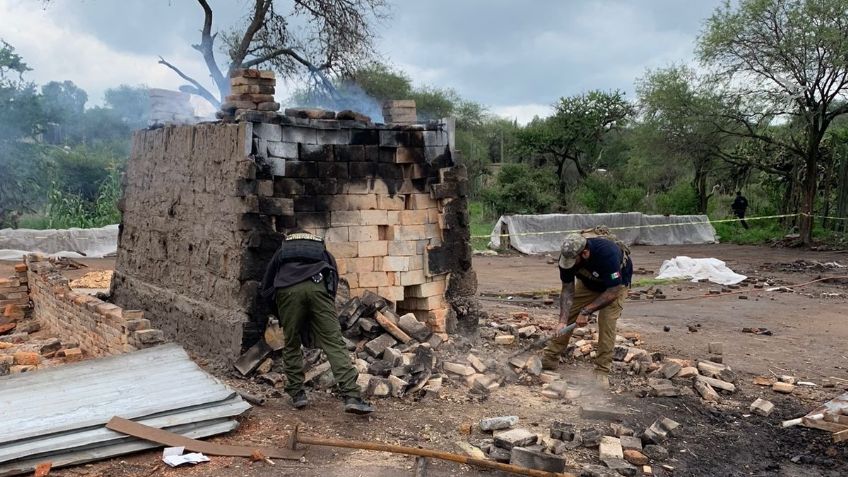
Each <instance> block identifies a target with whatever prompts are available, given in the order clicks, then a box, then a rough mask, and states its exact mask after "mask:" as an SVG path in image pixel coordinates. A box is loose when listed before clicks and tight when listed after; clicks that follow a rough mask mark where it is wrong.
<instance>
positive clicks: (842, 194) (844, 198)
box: [836, 157, 848, 232]
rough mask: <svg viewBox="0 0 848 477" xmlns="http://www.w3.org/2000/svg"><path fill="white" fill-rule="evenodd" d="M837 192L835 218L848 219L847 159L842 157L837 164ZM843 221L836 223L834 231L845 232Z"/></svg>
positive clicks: (844, 222)
mask: <svg viewBox="0 0 848 477" xmlns="http://www.w3.org/2000/svg"><path fill="white" fill-rule="evenodd" d="M838 184H839V190H838V191H837V193H836V197H837V199H836V216H837V217H840V218H843V219H844V218H848V157H842V158H841V159H840V164H839V182H838ZM846 226H848V224H846V221H845V220H838V221H836V230H841V231H843V232H844V231H845V230H846V228H848V227H846Z"/></svg>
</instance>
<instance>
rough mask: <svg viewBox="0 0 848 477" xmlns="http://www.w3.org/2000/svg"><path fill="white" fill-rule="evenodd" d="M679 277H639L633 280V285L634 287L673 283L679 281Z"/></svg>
mask: <svg viewBox="0 0 848 477" xmlns="http://www.w3.org/2000/svg"><path fill="white" fill-rule="evenodd" d="M679 281H681V280H679V279H671V278H637V279H635V280H633V284H632V286H634V287H652V286H657V285H670V284H672V283H676V282H679Z"/></svg>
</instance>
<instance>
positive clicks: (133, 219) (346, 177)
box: [112, 114, 476, 361]
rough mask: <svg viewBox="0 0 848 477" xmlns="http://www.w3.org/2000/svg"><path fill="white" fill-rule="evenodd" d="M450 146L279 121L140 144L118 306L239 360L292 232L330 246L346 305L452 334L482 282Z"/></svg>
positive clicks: (403, 131) (348, 125) (118, 274)
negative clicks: (348, 299)
mask: <svg viewBox="0 0 848 477" xmlns="http://www.w3.org/2000/svg"><path fill="white" fill-rule="evenodd" d="M262 117H263V118H264V120H266V121H268V118H269V117H270V116H268V115H267V114H266V115H264V116H262ZM449 141H450V135H449V133H448V132H447V131H446V130H445V128H444V126H443V125H441V124H432V125H427V126H406V127H402V128H396V129H392V128H386V127H382V126H375V125H373V124H371V123H365V122H359V121H356V120H329V119H307V118H301V117H289V116H284V115H277V116H274V117H273V119H272V120H271V122H239V123H218V124H201V125H195V126H186V127H166V128H160V129H152V130H146V131H138V132H137V133H136V134H135V136H134V140H133V152H132V155H131V158H130V162H129V165H128V169H127V173H126V176H125V180H126V184H125V195H124V198H123V200H122V207H123V209H122V210H123V223H122V226H121V232H120V235H119V246H118V257H117V263H116V271H115V275H114V278H113V280H112V295H113V299H114V300H115V302H116V303H118V304H119V305H122V306H126V307H130V308H139V309H144V310H145V311H146V312H147V315H146V316H147V317H148V318H149V319H150V320H151V322H152V323H153V325H154V326H156V327H157V328H160V329H162V331H164V332H165V334H166V336H168V337H169V338H171V339H174V340H176V341H179V342H180V343H182V344H184V345H185V346H187V347H188V348H190V349H191V350H193V351H195V352H198V353H200V354H203V355H206V356H208V357H212V358H223V359H225V360H227V361H232V360H234V359H235V358H236V357H237V356H238V355H239V354H240V352H241V349H242V348H243V347H244V346H249V345H250V344H252V343H253V342H254V341H255V340H256V339H257V337H258V336H259V334H260V331H261V329H262V327H263V325H264V320H265V317H266V316H267V313H268V311H269V310H268V309H267V308H265V306H264V304H263V303H262V302H261V301H260V300H258V299H257V290H258V286H259V282H260V281H261V279H262V275H263V273H264V271H265V267H266V266H267V264H268V261H269V260H270V258H271V256H272V255H273V253H274V252H275V251H276V249H277V248H278V247H279V245H280V242H281V239H282V235H281V232H285V231H287V230H291V229H292V228H295V227H297V228H305V229H307V230H308V231H311V232H313V233H316V234H319V235H321V236H324V237H325V238H326V241H327V243H328V247H329V249H330V250H331V251H332V252H333V254H334V255H335V256H336V257H337V259H338V261H339V267H340V272H341V276H342V278H343V279H344V280H346V281H347V283H348V285H349V286H350V289H351V293H352V294H356V295H358V294H361V293H364V292H365V291H366V290H370V291H373V292H375V293H378V294H381V295H383V296H384V297H386V298H388V299H390V300H392V301H394V302H395V306H396V308H397V309H398V310H399V311H411V312H414V313H415V314H416V316H417V317H418V318H419V319H420V320H421V321H424V322H426V323H428V324H429V325H430V326H431V327H432V328H433V329H434V331H437V332H451V331H452V329H453V327H454V325H455V324H456V322H457V320H459V321H462V320H463V317H466V316H468V314H467V313H466V312H467V310H468V307H465V306H463V307H460V308H457V307H456V306H452V305H453V303H454V302H453V301H452V300H454V299H456V298H457V297H467V296H470V295H473V294H474V293H476V279H475V278H474V273H473V270H471V249H470V244H469V241H468V236H469V234H470V231H469V227H468V216H467V203H466V197H465V188H466V175H465V169H464V167H463V166H461V165H459V164H457V163H456V161H455V157H454V155H453V154H452V151H451V147H450V146H449ZM446 298H447V300H446ZM455 312H460V313H458V314H457V313H455ZM467 321H468V322H469V323H471V322H473V323H476V316H475V317H473V318H472V319H468V320H467Z"/></svg>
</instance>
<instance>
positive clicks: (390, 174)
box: [377, 163, 403, 180]
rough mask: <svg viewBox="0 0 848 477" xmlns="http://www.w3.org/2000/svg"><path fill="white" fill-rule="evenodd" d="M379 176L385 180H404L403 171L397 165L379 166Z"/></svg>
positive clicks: (382, 164)
mask: <svg viewBox="0 0 848 477" xmlns="http://www.w3.org/2000/svg"><path fill="white" fill-rule="evenodd" d="M377 176H378V177H380V178H381V179H384V180H397V179H401V180H402V179H403V169H401V168H400V167H398V166H397V165H395V164H385V163H380V164H377Z"/></svg>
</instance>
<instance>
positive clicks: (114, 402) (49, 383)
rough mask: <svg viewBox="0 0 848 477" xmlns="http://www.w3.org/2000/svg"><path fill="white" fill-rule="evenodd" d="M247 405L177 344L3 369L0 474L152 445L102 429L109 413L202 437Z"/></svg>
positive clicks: (225, 425)
mask: <svg viewBox="0 0 848 477" xmlns="http://www.w3.org/2000/svg"><path fill="white" fill-rule="evenodd" d="M249 408H250V406H249V405H248V404H247V403H246V402H244V401H243V400H242V399H241V398H240V397H239V396H238V395H237V394H236V393H234V392H233V391H232V390H231V389H229V388H228V387H227V386H226V385H224V384H223V383H222V382H221V381H219V380H218V379H216V378H214V377H213V376H211V375H209V374H207V373H206V372H204V371H203V370H202V369H200V368H199V367H198V366H197V365H196V364H195V363H194V362H192V361H191V359H189V357H188V355H187V354H186V352H185V351H184V350H183V349H182V348H181V347H180V346H178V345H176V344H168V345H163V346H157V347H154V348H148V349H145V350H142V351H136V352H133V353H128V354H124V355H117V356H111V357H107V358H102V359H96V360H89V361H83V362H80V363H74V364H70V365H65V366H61V367H56V368H52V369H47V370H43V371H38V372H34V373H25V374H17V375H10V376H4V377H0V475H7V474H8V472H13V471H20V472H27V471H31V470H32V465H30V464H27V463H32V462H34V463H38V462H43V461H45V460H52V461H53V462H54V467H57V466H60V465H68V464H72V463H81V462H83V460H80V459H87V460H85V461H90V460H93V459H96V458H102V457H98V456H110V455H117V454H114V453H113V452H118V453H126V452H133V451H134V450H136V449H144V448H149V447H156V446H155V445H151V444H149V443H144V442H139V441H138V440H137V439H135V438H131V437H128V436H125V435H123V434H120V433H116V432H113V431H110V430H108V429H106V428H105V427H104V426H105V424H106V422H108V421H109V419H111V418H112V417H113V416H121V417H124V418H127V419H133V420H137V421H139V422H142V423H144V424H147V425H149V426H153V427H159V428H166V429H169V430H172V431H175V432H181V431H180V429H182V430H186V432H188V431H191V432H193V433H195V434H196V433H201V434H203V436H204V437H205V436H208V435H213V434H217V433H220V432H227V431H229V430H232V429H234V428H235V426H237V423H236V422H235V421H232V420H230V419H228V418H231V417H234V416H237V415H239V414H242V413H243V412H244V411H246V410H247V409H249ZM199 423H202V424H199ZM221 429H227V430H224V431H222V430H221ZM213 431H214V432H213ZM210 432H211V433H210ZM198 435H199V434H198ZM141 444H144V445H145V447H139V445H141ZM128 449H129V450H128ZM39 459H40V460H39ZM59 462H65V464H59ZM27 465H30V466H29V467H27ZM33 465H34V464H33ZM16 469H17V470H16ZM21 469H23V470H21ZM8 475H14V474H8Z"/></svg>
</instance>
